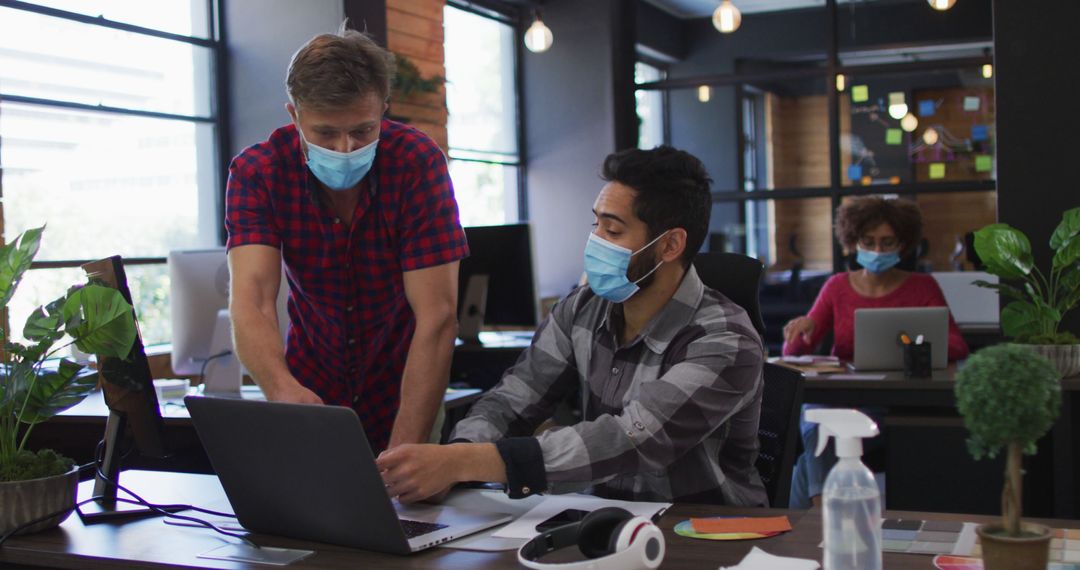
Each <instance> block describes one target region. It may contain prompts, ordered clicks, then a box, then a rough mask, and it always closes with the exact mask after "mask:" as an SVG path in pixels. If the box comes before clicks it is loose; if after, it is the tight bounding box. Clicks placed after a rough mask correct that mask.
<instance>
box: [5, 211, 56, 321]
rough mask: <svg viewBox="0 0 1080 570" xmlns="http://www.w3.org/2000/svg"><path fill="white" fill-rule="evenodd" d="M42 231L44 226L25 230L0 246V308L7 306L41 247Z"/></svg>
mask: <svg viewBox="0 0 1080 570" xmlns="http://www.w3.org/2000/svg"><path fill="white" fill-rule="evenodd" d="M44 230H45V226H41V227H40V228H34V229H29V230H26V231H25V232H23V233H22V234H21V235H20V236H18V237H17V238H15V240H14V241H12V242H11V243H8V244H5V245H3V246H0V307H6V306H7V304H8V301H10V300H11V296H12V295H14V294H15V289H16V288H18V286H19V281H21V280H22V275H23V273H25V272H26V270H27V269H30V263H31V262H32V261H34V256H35V255H37V252H38V248H40V247H41V232H42V231H44Z"/></svg>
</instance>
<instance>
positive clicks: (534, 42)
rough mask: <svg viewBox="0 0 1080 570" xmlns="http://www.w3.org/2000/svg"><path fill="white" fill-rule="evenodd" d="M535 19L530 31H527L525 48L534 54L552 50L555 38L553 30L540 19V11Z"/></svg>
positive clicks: (536, 13)
mask: <svg viewBox="0 0 1080 570" xmlns="http://www.w3.org/2000/svg"><path fill="white" fill-rule="evenodd" d="M534 14H535V19H534V20H533V23H532V25H531V26H529V29H527V30H525V47H526V48H529V51H531V52H533V53H543V52H545V51H547V50H548V49H550V48H551V44H552V42H553V41H555V37H554V36H552V35H551V29H550V28H548V27H547V26H545V25H544V21H543V20H541V19H540V10H537V11H536V12H535V13H534Z"/></svg>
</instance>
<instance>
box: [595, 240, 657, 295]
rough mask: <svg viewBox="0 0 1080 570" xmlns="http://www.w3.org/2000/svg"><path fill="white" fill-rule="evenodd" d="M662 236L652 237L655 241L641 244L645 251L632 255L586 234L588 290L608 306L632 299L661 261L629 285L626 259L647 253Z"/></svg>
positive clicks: (642, 249) (628, 251) (623, 248)
mask: <svg viewBox="0 0 1080 570" xmlns="http://www.w3.org/2000/svg"><path fill="white" fill-rule="evenodd" d="M666 234H667V232H664V233H662V234H660V235H658V236H656V239H654V240H652V241H650V242H649V243H647V244H645V247H642V248H641V249H639V250H637V251H633V252H632V251H630V250H629V249H626V248H625V247H622V246H618V245H615V244H613V243H611V242H609V241H607V240H605V239H604V238H602V237H600V236H598V235H596V234H589V241H588V242H587V243H586V244H585V275H586V276H587V277H588V278H589V288H590V289H592V290H593V293H596V294H597V295H599V296H600V297H602V298H604V299H607V300H608V301H611V302H612V303H622V302H623V301H626V300H627V299H629V298H630V297H633V296H634V293H637V292H638V290H639V289H640V288H639V287H638V285H637V284H638V283H640V282H641V280H642V279H645V278H646V277H648V276H650V275H652V274H653V272H654V271H656V270H657V269H659V268H660V266H661V265H663V263H664V261H663V260H661V261H660V263H657V264H656V267H653V268H652V270H650V271H649V272H648V273H646V274H645V275H642V276H641V278H640V279H638V280H636V281H630V279H629V278H628V277H627V276H626V270H627V269H629V268H630V258H632V257H634V256H635V255H637V254H639V253H641V252H642V251H644V250H646V249H648V248H649V246H651V245H652V244H654V243H656V240H658V239H660V238H662V237H664V235H666Z"/></svg>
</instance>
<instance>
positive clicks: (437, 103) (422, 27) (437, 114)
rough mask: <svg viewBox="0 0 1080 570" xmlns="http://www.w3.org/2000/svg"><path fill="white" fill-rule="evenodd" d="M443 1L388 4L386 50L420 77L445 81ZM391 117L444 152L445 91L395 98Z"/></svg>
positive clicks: (394, 0) (404, 0)
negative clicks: (429, 138) (440, 78)
mask: <svg viewBox="0 0 1080 570" xmlns="http://www.w3.org/2000/svg"><path fill="white" fill-rule="evenodd" d="M445 4H446V2H445V0H387V2H386V27H387V47H388V48H389V49H390V51H392V52H394V53H396V54H398V55H401V56H404V57H406V58H407V59H408V60H409V61H410V62H412V63H413V64H414V65H415V66H416V68H417V69H418V70H419V71H420V75H421V77H436V76H437V77H445V76H446V63H445V54H444V51H443V37H444V35H443V8H444V7H445ZM390 114H391V115H392V116H393V117H394V118H396V119H399V120H403V121H404V122H406V123H408V124H410V125H412V126H413V127H416V128H417V129H420V130H421V131H423V132H424V133H426V134H427V135H428V136H430V137H431V138H432V139H433V140H434V141H435V142H436V143H437V144H438V145H439V146H440V147H442V149H443V151H444V152H445V151H446V149H447V137H446V122H447V111H446V90H445V89H444V88H442V87H440V88H439V90H438V91H437V92H436V93H418V94H414V95H410V96H409V97H402V96H400V95H399V94H394V95H393V96H392V97H391V100H390Z"/></svg>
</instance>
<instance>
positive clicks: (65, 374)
mask: <svg viewBox="0 0 1080 570" xmlns="http://www.w3.org/2000/svg"><path fill="white" fill-rule="evenodd" d="M80 372H83V366H82V365H81V364H78V363H75V362H72V361H70V360H68V359H66V358H65V359H64V360H62V361H61V362H60V368H59V370H56V371H52V370H50V371H43V372H42V373H41V374H40V375H39V376H38V379H37V382H35V383H34V387H33V389H32V390H31V391H30V398H29V399H28V400H27V402H26V410H25V411H24V412H23V415H22V417H21V418H20V421H22V422H23V423H26V424H38V423H41V422H43V421H45V420H47V419H49V418H51V417H53V416H55V415H56V414H59V413H60V412H62V411H64V410H66V409H68V408H70V407H72V406H74V405H75V404H78V403H79V402H81V401H83V399H84V398H86V396H87V394H89V393H90V392H91V391H93V390H94V388H95V387H96V386H97V382H98V375H97V371H95V370H87V371H86V372H85V373H81V374H80Z"/></svg>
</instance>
